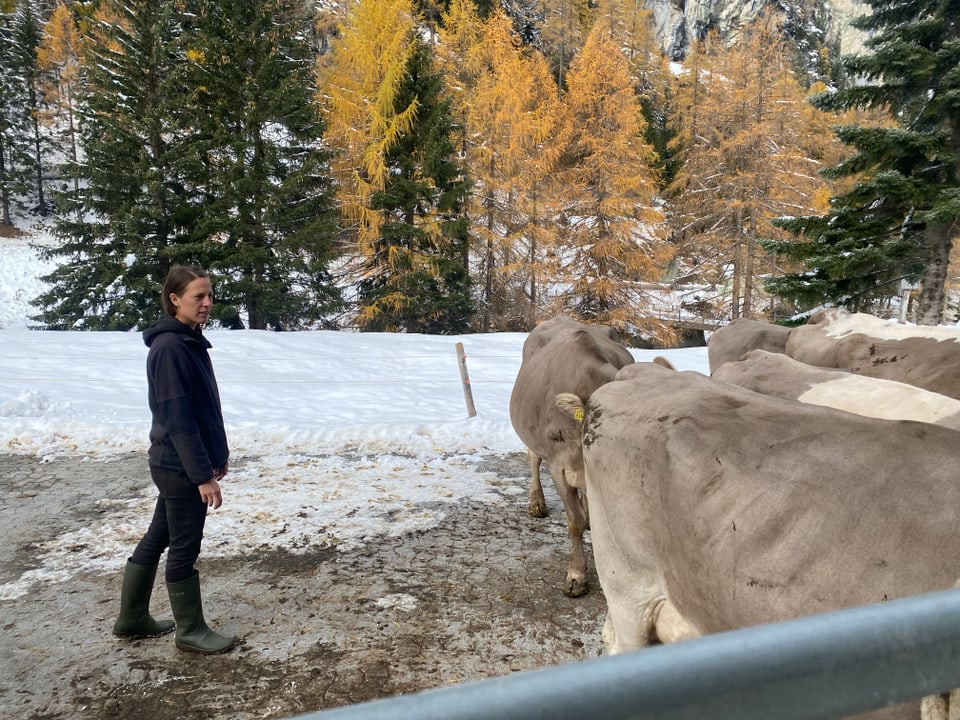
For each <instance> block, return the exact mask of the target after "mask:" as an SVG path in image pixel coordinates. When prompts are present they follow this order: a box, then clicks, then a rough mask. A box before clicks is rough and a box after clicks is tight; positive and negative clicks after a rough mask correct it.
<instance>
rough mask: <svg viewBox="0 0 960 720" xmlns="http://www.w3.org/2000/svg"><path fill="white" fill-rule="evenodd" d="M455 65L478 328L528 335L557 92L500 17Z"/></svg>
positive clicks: (544, 247)
mask: <svg viewBox="0 0 960 720" xmlns="http://www.w3.org/2000/svg"><path fill="white" fill-rule="evenodd" d="M461 67H462V68H466V69H469V70H468V71H469V73H470V77H469V78H468V79H467V80H468V81H469V82H470V86H469V88H468V92H467V93H465V94H464V95H463V96H462V97H463V103H462V104H461V106H460V113H461V115H462V117H463V120H464V129H465V135H464V137H465V145H464V149H465V156H466V159H467V165H468V168H469V175H470V177H471V178H473V179H474V182H475V185H474V191H473V194H472V197H471V209H470V217H471V220H472V222H473V231H472V232H473V235H474V236H475V238H476V245H475V248H474V251H475V257H476V265H475V269H474V277H475V278H476V279H477V285H478V286H479V287H480V288H481V290H480V300H479V312H480V327H481V329H482V330H483V331H484V332H486V331H490V330H501V331H504V330H515V331H516V330H529V329H530V328H531V327H533V325H535V324H536V321H537V320H538V319H539V318H541V317H542V316H543V314H544V313H545V312H546V309H545V308H544V307H543V299H544V293H543V291H544V287H545V283H546V282H547V280H548V276H547V274H546V272H545V270H544V260H545V256H546V253H547V252H548V250H549V247H550V244H551V243H550V240H549V239H547V238H549V237H550V236H551V235H552V233H550V231H549V228H550V227H551V226H552V223H553V220H552V217H551V213H552V208H551V202H550V199H549V197H548V196H547V192H546V188H547V185H548V183H547V180H548V179H549V176H550V173H551V171H552V170H553V169H554V168H555V165H556V161H557V156H558V152H557V149H556V143H555V138H556V135H557V126H558V124H559V122H560V119H561V117H562V113H561V106H560V102H559V97H558V92H557V87H556V84H555V83H554V82H553V80H552V78H551V76H550V72H549V69H548V67H547V64H546V62H545V60H544V58H543V57H542V55H541V54H540V53H539V52H537V51H535V50H531V49H530V48H524V47H523V46H522V43H521V42H520V38H519V36H518V35H517V33H516V32H515V30H514V29H513V27H512V23H511V21H510V19H509V18H508V17H507V16H506V15H505V14H504V13H502V12H497V13H494V14H492V15H491V16H490V17H489V18H488V19H487V21H486V23H484V24H483V32H482V34H481V35H479V36H477V37H476V39H475V42H474V44H473V45H472V47H470V48H468V49H467V51H466V53H465V55H464V56H463V58H462V61H461Z"/></svg>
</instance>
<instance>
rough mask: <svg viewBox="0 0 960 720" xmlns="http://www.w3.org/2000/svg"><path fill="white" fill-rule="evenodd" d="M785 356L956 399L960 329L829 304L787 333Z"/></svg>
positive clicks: (959, 380) (959, 391) (959, 381)
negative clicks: (900, 321)
mask: <svg viewBox="0 0 960 720" xmlns="http://www.w3.org/2000/svg"><path fill="white" fill-rule="evenodd" d="M786 354H787V355H789V356H790V357H792V358H793V359H794V360H799V361H800V362H804V363H807V364H808V365H819V366H821V367H832V368H843V369H847V370H851V371H853V372H855V373H857V374H858V375H867V376H870V377H878V378H883V379H885V380H896V381H898V382H904V383H907V384H909V385H915V386H917V387H922V388H925V389H927V390H932V391H933V392H937V393H940V394H941V395H948V396H950V397H952V398H957V399H960V328H955V327H944V326H937V327H929V326H915V325H901V324H898V323H897V322H895V321H893V320H883V319H881V318H878V317H874V316H873V315H868V314H866V313H850V312H847V311H845V310H842V309H840V308H828V309H826V310H820V311H818V312H817V313H815V314H814V315H812V316H811V317H810V319H809V320H808V321H807V324H806V325H801V326H799V327H795V328H793V329H792V330H791V331H790V335H789V337H788V338H787V345H786Z"/></svg>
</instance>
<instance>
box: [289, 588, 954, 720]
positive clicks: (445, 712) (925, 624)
mask: <svg viewBox="0 0 960 720" xmlns="http://www.w3.org/2000/svg"><path fill="white" fill-rule="evenodd" d="M957 687H960V590H948V591H944V592H937V593H931V594H929V595H921V596H917V597H912V598H905V599H901V600H894V601H890V602H886V603H881V604H878V605H868V606H864V607H859V608H851V609H847V610H841V611H837V612H832V613H827V614H823V615H815V616H811V617H807V618H802V619H799V620H793V621H789V622H784V623H775V624H770V625H763V626H758V627H752V628H746V629H743V630H738V631H735V632H727V633H719V634H716V635H711V636H708V637H704V638H700V639H697V640H690V641H687V642H683V643H679V644H676V645H667V646H656V647H651V648H648V649H645V650H641V651H638V652H632V653H625V654H623V655H617V656H613V657H602V658H596V659H592V660H585V661H582V662H577V663H570V664H566V665H560V666H556V667H550V668H544V669H540V670H533V671H528V672H523V673H517V674H514V675H508V676H504V677H497V678H492V679H489V680H479V681H475V682H470V683H465V684H462V685H457V686H451V687H445V688H441V689H437V690H427V691H424V692H420V693H416V694H411V695H402V696H398V697H394V698H388V699H384V700H377V701H373V702H367V703H361V704H357V705H350V706H346V707H341V708H335V709H332V710H326V711H321V712H316V713H310V714H307V715H301V716H298V718H299V720H374V719H375V720H454V719H456V720H490V719H491V718H496V719H497V720H539V719H541V718H542V719H543V720H568V719H569V720H583V719H584V718H600V719H602V720H627V719H630V720H708V719H709V720H771V719H773V718H776V719H777V720H833V719H835V718H841V717H846V716H849V715H853V714H856V713H861V712H866V711H868V710H873V709H877V708H881V707H885V706H887V705H893V704H897V703H900V702H906V701H910V700H915V699H919V698H921V697H924V696H926V695H932V694H937V693H944V692H947V691H949V690H950V689H951V688H957Z"/></svg>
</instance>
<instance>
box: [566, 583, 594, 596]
mask: <svg viewBox="0 0 960 720" xmlns="http://www.w3.org/2000/svg"><path fill="white" fill-rule="evenodd" d="M589 590H590V586H589V585H588V584H587V581H586V580H571V579H569V578H567V581H566V583H565V584H564V586H563V594H564V595H566V596H567V597H572V598H575V597H582V596H584V595H586V594H587V592H588V591H589Z"/></svg>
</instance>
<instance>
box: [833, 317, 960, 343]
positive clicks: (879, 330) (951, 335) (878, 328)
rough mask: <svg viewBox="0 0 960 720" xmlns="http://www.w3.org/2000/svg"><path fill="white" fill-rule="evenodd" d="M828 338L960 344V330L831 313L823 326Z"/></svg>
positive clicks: (950, 327)
mask: <svg viewBox="0 0 960 720" xmlns="http://www.w3.org/2000/svg"><path fill="white" fill-rule="evenodd" d="M823 329H824V333H825V334H826V335H827V337H843V336H844V335H851V334H853V333H864V334H866V335H869V336H870V337H873V338H877V339H878V340H908V339H911V338H931V339H933V340H953V341H954V342H960V329H957V328H956V327H952V326H943V325H937V326H928V325H923V326H918V325H903V324H901V323H898V322H897V321H896V320H884V319H882V318H878V317H876V316H874V315H870V314H868V313H838V312H831V313H830V314H829V315H828V320H827V322H826V324H825V325H824V326H823Z"/></svg>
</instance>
